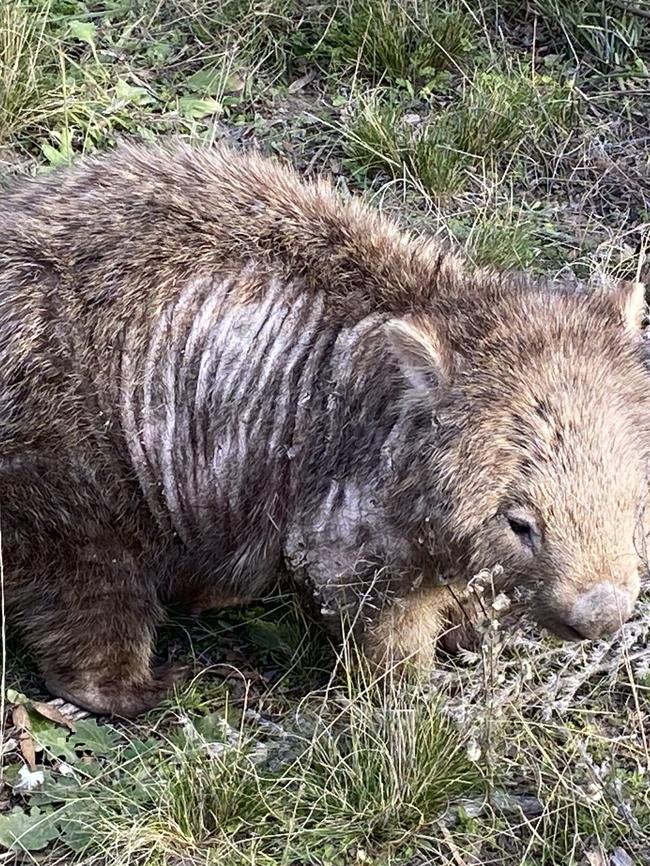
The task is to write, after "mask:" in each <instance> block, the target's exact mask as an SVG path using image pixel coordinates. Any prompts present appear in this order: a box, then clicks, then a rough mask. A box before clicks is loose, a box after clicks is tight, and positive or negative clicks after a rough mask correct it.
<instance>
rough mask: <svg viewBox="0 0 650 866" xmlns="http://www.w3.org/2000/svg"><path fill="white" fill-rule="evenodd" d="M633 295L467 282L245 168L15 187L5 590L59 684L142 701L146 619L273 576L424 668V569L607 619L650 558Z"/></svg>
mask: <svg viewBox="0 0 650 866" xmlns="http://www.w3.org/2000/svg"><path fill="white" fill-rule="evenodd" d="M642 309H643V298H642V296H641V295H640V294H639V293H638V291H636V290H634V289H629V288H624V289H621V291H620V292H618V293H615V294H610V295H607V294H605V293H586V292H576V291H575V290H572V289H570V288H568V287H567V288H564V287H561V286H560V287H558V286H550V285H546V284H543V283H532V282H529V281H527V280H524V279H523V278H519V277H514V276H512V277H511V276H498V275H495V274H491V273H489V272H478V273H471V274H470V273H466V272H465V270H464V269H463V266H462V264H461V262H460V261H459V260H458V259H457V258H455V257H453V256H451V255H450V254H449V253H447V252H445V251H444V250H443V249H442V248H440V247H439V246H438V245H437V244H436V243H435V242H433V241H431V240H426V239H421V238H415V237H413V236H411V235H409V234H408V233H407V232H405V231H403V230H402V229H400V228H399V227H398V226H397V225H396V224H395V223H393V222H391V221H389V220H387V219H386V218H384V217H383V216H381V215H380V214H379V213H377V212H375V211H374V210H372V209H370V208H368V207H366V206H365V205H363V204H362V203H361V202H360V201H359V200H357V199H354V198H352V199H346V198H343V197H341V196H339V195H338V194H336V193H335V192H334V191H333V190H332V188H331V186H330V185H329V184H328V183H327V182H325V181H320V182H318V183H313V184H306V183H304V182H303V181H301V180H300V179H299V178H298V177H297V176H296V174H295V173H293V172H291V171H289V170H288V169H286V168H284V167H282V166H281V165H279V164H278V163H275V162H273V161H270V160H268V159H264V158H262V157H260V156H257V155H255V154H245V155H242V154H237V153H235V152H233V151H231V150H228V149H213V150H193V149H190V148H187V147H185V146H182V145H173V146H170V147H152V146H122V147H120V148H118V149H117V150H116V151H115V152H114V153H111V154H110V155H107V156H104V157H101V158H97V159H86V160H84V161H83V162H82V163H81V164H80V165H79V166H77V167H74V168H71V169H66V170H59V171H56V172H54V173H52V174H50V175H48V176H46V177H41V178H38V179H36V180H30V181H27V180H21V181H18V182H16V183H15V184H14V186H13V187H12V188H11V189H10V190H9V191H8V192H6V193H4V194H3V197H2V199H1V200H0V411H1V415H0V417H1V419H2V421H1V425H0V505H1V509H2V514H1V517H2V530H3V538H4V562H5V571H6V596H7V601H8V606H9V610H10V613H11V615H12V616H13V617H14V619H15V620H16V622H17V623H18V624H19V625H20V626H21V628H22V630H23V633H24V635H25V639H26V640H27V641H28V642H29V643H30V645H31V646H32V647H33V648H34V649H35V650H36V652H37V654H38V656H39V658H40V660H41V664H42V666H43V671H44V674H45V677H46V680H47V683H48V685H49V687H50V689H51V690H52V691H53V692H54V693H56V694H60V695H63V696H64V697H66V698H69V699H71V700H73V701H75V702H77V703H79V704H81V705H84V706H87V707H89V708H91V709H93V710H96V711H109V712H116V713H122V714H133V713H136V712H138V711H140V710H142V709H144V708H145V707H147V706H151V705H152V704H153V703H155V702H156V700H157V699H158V697H159V695H160V693H161V691H162V690H164V688H166V687H167V686H168V684H169V682H170V681H171V680H172V679H173V675H174V674H173V672H171V671H169V670H162V671H151V669H150V663H151V647H152V640H153V635H154V629H155V626H156V624H157V623H159V622H160V620H161V618H162V617H163V610H164V605H165V604H166V603H168V602H169V601H174V600H181V601H184V602H186V603H187V604H189V605H190V606H193V607H194V608H197V609H198V608H205V607H209V606H212V605H215V604H216V605H227V604H235V603H237V604H239V603H245V602H246V601H247V600H249V599H252V598H256V597H259V596H261V595H263V594H264V593H266V592H268V591H269V589H270V587H271V586H272V585H273V583H274V581H276V580H277V579H278V578H279V579H280V580H288V581H292V582H293V583H297V584H299V585H302V586H304V587H305V590H306V591H307V592H310V593H313V594H315V595H316V597H317V600H318V603H319V605H321V606H322V608H323V610H324V612H325V613H326V614H328V613H329V614H332V616H330V617H329V618H330V619H331V620H332V622H335V623H336V622H339V620H340V616H341V612H342V611H345V612H346V613H347V614H349V615H350V616H351V619H352V620H353V622H355V623H356V629H357V631H358V633H359V635H360V637H361V639H362V640H363V641H364V642H365V646H366V648H367V651H368V652H369V654H370V655H372V656H373V657H374V658H377V659H385V660H386V659H388V660H392V659H395V658H401V657H405V656H409V657H415V658H420V659H424V660H426V659H428V658H430V655H431V651H432V647H433V644H434V640H435V638H436V637H437V636H439V635H440V634H442V633H443V632H444V630H445V629H447V628H448V627H449V626H450V625H454V623H458V615H459V609H458V606H457V605H456V603H455V601H454V593H453V592H451V591H450V589H449V588H448V587H447V586H445V585H443V581H441V578H444V580H445V581H447V580H451V581H455V582H457V583H458V584H459V585H462V583H463V582H464V581H466V580H467V579H468V578H469V577H471V575H472V574H474V573H475V572H476V571H478V570H479V569H481V568H484V567H492V566H494V565H496V564H501V565H502V566H503V568H504V581H505V582H506V583H508V584H513V583H514V584H522V585H530V586H533V585H534V586H536V587H538V590H537V595H536V602H535V609H536V612H537V615H538V616H539V618H540V620H541V621H542V622H545V623H548V624H549V625H551V626H552V627H556V629H557V630H558V631H560V632H562V630H563V629H564V630H567V629H568V630H574V631H575V628H574V626H575V622H576V620H575V617H576V616H579V618H580V622H579V623H578V625H579V626H580V628H581V629H582V631H583V632H585V633H587V632H588V633H589V634H593V635H595V634H597V633H599V632H600V631H603V630H605V626H607V627H609V626H610V625H613V624H614V622H613V619H615V618H613V614H612V610H611V609H606V607H607V605H609V606H610V608H611V604H612V603H613V602H612V599H614V600H615V601H616V603H617V604H618V603H619V601H620V603H621V607H622V608H625V610H621V612H620V619H621V620H622V619H625V617H626V616H627V615H628V614H629V612H630V609H631V604H632V603H633V601H634V598H635V597H636V594H637V592H638V571H639V567H640V566H641V564H642V563H643V559H644V557H643V549H642V542H643V540H644V535H643V531H642V523H643V521H642V520H641V517H642V514H643V509H644V503H645V495H646V487H647V483H646V462H647V455H648V433H649V432H650V414H649V408H650V407H649V404H648V397H647V390H648V389H647V385H648V382H647V374H646V371H645V368H644V358H643V349H642V342H641V337H640V317H641V313H642ZM522 513H523V514H524V518H522V519H523V521H524V524H525V526H527V525H528V523H530V525H531V527H532V528H531V529H530V532H529V533H528V535H527V536H526V538H525V539H524V541H525V543H522V538H521V537H519V538H518V537H517V536H516V533H515V532H514V531H513V525H514V526H515V529H516V528H517V520H520V517H519V515H521V514H522ZM513 515H514V517H513ZM513 520H514V521H515V522H514V524H513V522H512V521H513ZM509 521H510V522H509ZM603 587H605V589H603ZM594 588H596V592H595V594H594V592H592V590H593V589H594ZM605 620H607V622H605ZM571 623H574V626H572V625H571Z"/></svg>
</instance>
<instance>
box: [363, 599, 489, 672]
mask: <svg viewBox="0 0 650 866" xmlns="http://www.w3.org/2000/svg"><path fill="white" fill-rule="evenodd" d="M459 604H460V605H461V607H459ZM468 617H469V618H468ZM471 635H472V626H471V612H470V611H463V609H462V601H460V600H459V599H458V596H457V594H456V593H455V592H454V589H453V588H452V587H448V586H426V585H422V586H420V587H418V589H416V590H414V591H412V592H409V593H408V594H407V595H405V596H403V597H402V598H395V599H392V600H391V601H390V603H387V604H385V605H384V607H383V608H381V610H380V611H379V612H378V613H377V615H376V617H375V618H374V621H373V622H371V623H370V624H369V625H368V626H367V628H366V632H365V634H364V638H363V639H364V650H365V653H366V655H367V656H368V657H369V658H370V660H371V661H373V662H374V663H376V664H378V665H380V666H382V667H385V666H386V667H390V666H393V665H396V664H400V663H402V662H409V663H412V664H414V665H415V666H417V667H420V668H427V667H430V666H431V665H432V663H433V659H434V655H435V651H436V647H437V646H442V647H443V648H444V649H447V650H454V649H458V648H459V647H461V646H466V645H468V644H470V643H471V639H472V637H471Z"/></svg>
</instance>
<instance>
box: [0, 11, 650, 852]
mask: <svg viewBox="0 0 650 866" xmlns="http://www.w3.org/2000/svg"><path fill="white" fill-rule="evenodd" d="M649 76H650V6H649V5H648V3H647V2H644V0H636V2H634V3H632V2H627V0H621V2H609V3H604V2H601V0H585V2H582V3H572V2H569V0H528V2H523V0H503V2H501V0H494V2H493V0H481V2H480V3H479V4H473V3H469V2H465V0H339V2H338V3H318V2H312V0H308V2H301V0H142V2H139V3H132V2H130V0H110V2H103V3H100V2H97V3H95V2H91V0H4V2H0V172H1V174H0V184H1V183H2V182H3V181H4V180H6V179H7V178H9V177H10V176H11V175H14V174H20V173H27V174H29V173H36V172H43V171H49V170H51V169H52V168H53V167H55V166H58V165H61V164H65V163H67V162H69V161H70V160H71V159H74V158H75V157H76V156H78V155H80V154H84V153H93V152H96V151H101V150H104V149H106V148H109V147H111V146H112V144H113V143H114V142H115V140H116V139H117V138H119V137H121V136H131V137H134V138H145V139H154V138H157V137H159V136H164V135H169V134H175V135H180V136H182V137H183V138H186V139H188V140H190V141H195V142H205V143H211V142H214V141H217V140H221V139H227V140H230V141H232V142H233V144H235V145H236V146H253V145H258V146H260V147H261V148H262V149H264V150H265V151H267V152H270V153H274V154H276V155H277V156H279V157H280V158H282V159H285V160H288V161H290V162H291V163H293V164H294V165H296V166H297V167H298V168H299V169H300V170H301V171H302V172H304V173H305V174H307V175H315V174H318V173H321V172H325V173H328V174H330V175H331V176H332V177H333V178H334V180H335V182H336V183H337V184H338V185H340V186H341V187H343V188H350V189H352V190H354V191H355V192H358V193H360V194H362V195H364V196H366V197H367V198H368V199H369V200H372V201H373V202H374V204H375V205H376V206H377V207H380V208H382V209H384V210H385V211H387V212H390V213H391V214H393V215H395V216H397V217H399V218H400V219H401V220H402V221H403V223H404V224H405V225H408V226H410V227H411V228H413V229H414V230H415V231H420V232H427V233H431V234H435V235H437V236H438V237H439V238H440V239H441V240H442V241H443V242H444V243H446V244H449V245H450V246H452V247H461V246H462V247H463V249H464V250H465V254H466V255H467V256H468V258H469V259H470V260H471V261H472V262H473V263H474V264H476V265H480V266H483V265H494V266H497V267H499V268H514V269H519V268H526V269H530V270H532V271H534V272H538V273H547V274H549V275H551V276H553V275H556V274H559V273H562V274H563V275H564V276H566V277H567V278H576V279H601V278H602V277H603V275H611V276H613V277H630V276H634V277H639V276H641V277H643V276H644V274H646V275H647V274H648V266H647V264H646V261H647V256H646V251H647V246H648V238H649V233H648V226H649V225H650V211H649V208H650V205H649V202H650V157H649V154H650V123H649V121H648V110H647V105H648V101H647V99H648V78H649ZM0 188H1V186H0ZM0 194H1V193H0ZM498 607H502V605H498ZM513 609H514V608H513ZM305 616H306V614H305V613H304V612H302V611H301V610H300V609H299V607H298V605H297V602H296V601H295V600H294V599H291V598H288V599H280V600H275V601H272V602H269V603H268V604H267V605H263V606H260V607H259V608H256V609H253V610H247V611H244V612H241V613H232V612H229V613H228V614H227V615H226V614H224V613H218V612H217V613H215V614H213V615H212V616H210V617H206V618H204V619H202V620H201V621H199V622H194V623H188V622H184V621H179V620H174V621H173V622H171V623H170V625H169V627H168V628H167V629H166V630H165V632H164V633H163V634H162V635H161V646H160V651H161V655H171V656H172V657H174V658H181V659H186V660H187V661H188V662H189V663H190V664H194V666H195V669H196V676H195V677H194V679H193V680H192V681H191V682H190V683H189V684H188V685H186V686H184V687H183V688H181V689H179V690H178V691H177V693H176V694H175V695H174V696H172V697H170V699H169V700H168V701H167V702H166V703H165V704H164V705H163V706H161V707H160V708H159V709H157V710H155V711H153V712H151V713H150V714H148V715H147V716H145V717H143V718H141V719H139V720H138V721H137V722H134V723H130V724H126V723H125V724H118V723H109V722H107V721H106V720H101V719H100V720H94V719H91V718H89V717H84V715H83V714H81V715H79V714H75V713H74V712H73V711H72V710H71V709H70V708H69V707H66V706H65V705H61V703H60V702H54V703H52V702H50V701H49V700H48V697H47V695H46V694H45V693H44V692H43V691H42V684H41V683H40V681H39V679H38V676H37V675H36V673H35V668H34V666H33V664H31V663H30V660H29V659H26V658H23V657H22V656H21V650H20V648H19V644H18V642H17V641H15V640H14V635H12V634H11V633H7V634H6V635H5V624H4V622H3V654H2V675H3V696H2V701H3V702H2V705H1V706H0V725H1V726H2V729H1V731H0V734H1V740H2V745H1V747H0V755H1V757H0V773H1V776H0V863H11V862H14V861H15V862H21V863H23V862H25V863H37V864H43V866H55V864H66V866H68V864H70V866H72V864H84V866H93V864H97V866H99V864H102V866H104V864H105V866H145V864H146V866H181V864H182V866H199V864H200V866H351V864H368V866H389V864H404V866H424V864H429V863H435V864H441V866H447V864H449V866H451V864H454V866H459V864H467V866H479V864H499V866H501V864H503V866H552V864H560V863H561V864H567V866H609V864H611V866H629V864H633V863H634V864H636V863H638V864H642V863H648V862H650V785H649V784H648V774H649V773H650V746H649V741H650V649H649V648H648V647H649V638H650V634H649V631H650V598H649V597H648V595H647V593H646V594H645V595H644V596H643V597H642V601H641V603H640V605H639V609H638V613H637V615H636V617H635V619H634V620H633V621H632V622H631V623H630V624H628V625H627V626H626V627H625V629H624V630H623V632H622V633H621V634H620V635H618V636H617V637H616V638H614V639H612V640H611V641H602V642H599V643H597V644H592V645H584V646H583V645H580V646H574V645H564V644H559V643H556V642H553V641H552V640H551V639H550V638H549V637H548V636H545V635H541V634H539V633H538V632H537V630H536V629H535V628H534V627H533V626H532V625H531V624H530V623H528V622H527V620H526V618H525V617H523V618H520V617H515V616H514V615H513V614H511V613H510V610H506V612H505V615H503V621H502V622H500V623H499V621H498V618H497V612H496V610H493V609H491V608H490V607H489V605H487V609H486V620H485V624H484V629H483V631H484V636H483V644H482V647H481V649H480V651H477V652H476V653H465V654H461V656H460V657H458V658H454V659H442V658H441V660H440V666H439V668H438V669H437V670H436V672H435V673H434V674H433V676H432V678H431V679H429V680H427V681H425V682H422V681H405V682H401V683H394V682H391V681H380V682H373V681H370V680H366V679H364V678H363V676H362V675H360V674H359V673H358V671H357V668H356V667H355V666H354V664H352V663H351V662H350V660H349V659H348V658H347V654H346V651H345V650H344V651H343V653H342V654H340V653H338V654H337V651H336V650H335V649H334V648H332V647H331V646H330V645H329V643H328V641H327V640H326V638H325V637H323V636H321V635H320V633H319V630H318V626H317V624H316V623H311V622H306V621H305ZM510 620H512V621H510Z"/></svg>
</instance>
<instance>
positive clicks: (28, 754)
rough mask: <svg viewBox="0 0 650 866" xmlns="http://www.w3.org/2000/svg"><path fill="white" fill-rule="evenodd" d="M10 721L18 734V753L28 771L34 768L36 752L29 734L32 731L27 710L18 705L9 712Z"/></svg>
mask: <svg viewBox="0 0 650 866" xmlns="http://www.w3.org/2000/svg"><path fill="white" fill-rule="evenodd" d="M11 720H12V722H13V723H14V725H15V727H16V728H17V729H18V731H19V732H20V733H19V734H18V745H19V746H20V753H21V755H22V756H23V758H24V759H25V761H26V763H27V766H28V767H29V769H30V770H33V769H34V768H35V767H36V750H35V748H34V740H33V739H32V735H31V733H30V731H31V729H32V720H31V719H30V718H29V713H28V712H27V708H26V707H24V706H23V705H22V704H18V706H17V707H14V708H13V710H12V711H11Z"/></svg>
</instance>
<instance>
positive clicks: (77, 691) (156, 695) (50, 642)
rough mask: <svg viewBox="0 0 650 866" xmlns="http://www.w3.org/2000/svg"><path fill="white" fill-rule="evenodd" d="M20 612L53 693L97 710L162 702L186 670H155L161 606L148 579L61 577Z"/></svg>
mask: <svg viewBox="0 0 650 866" xmlns="http://www.w3.org/2000/svg"><path fill="white" fill-rule="evenodd" d="M48 590H49V591H48V593H47V597H46V598H43V597H41V598H40V599H38V600H37V602H36V604H34V603H33V602H32V603H30V604H26V605H25V606H24V608H23V611H22V616H21V617H20V619H21V621H22V625H23V626H24V628H25V632H26V638H27V641H28V643H29V644H30V645H31V646H32V647H33V649H34V650H35V652H36V654H37V656H38V659H39V661H40V665H41V669H42V671H43V675H44V678H45V683H46V686H47V688H48V690H49V691H50V692H52V694H54V695H56V696H57V697H61V698H65V700H68V701H70V702H71V703H73V704H76V705H77V706H80V707H83V708H84V709H87V710H90V711H91V712H94V713H98V714H111V715H118V716H127V717H128V716H135V715H138V713H141V712H144V711H145V710H148V709H150V708H151V707H153V706H155V705H156V704H157V703H158V702H159V701H160V700H161V699H162V697H163V696H164V694H165V693H166V692H167V691H168V690H169V689H170V688H171V687H172V686H173V684H174V682H176V681H177V680H178V679H179V678H180V676H181V675H182V672H181V671H179V670H176V669H174V668H173V667H171V666H165V667H164V668H158V669H155V670H152V668H151V659H152V648H153V639H154V633H155V627H156V625H157V624H158V623H159V622H160V621H161V619H162V611H161V608H160V605H159V603H158V600H157V598H156V595H155V592H154V591H153V589H152V588H149V587H147V586H146V583H144V582H142V581H141V580H138V579H137V578H134V577H131V579H129V576H125V575H119V576H116V575H115V574H114V573H110V574H107V573H106V571H105V570H104V569H102V568H100V567H98V566H97V565H94V566H93V567H91V569H90V570H88V571H85V572H84V574H83V575H80V574H76V575H74V576H73V577H69V576H68V577H67V579H66V577H63V576H59V577H58V579H57V581H56V583H54V585H52V584H50V586H49V587H48Z"/></svg>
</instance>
